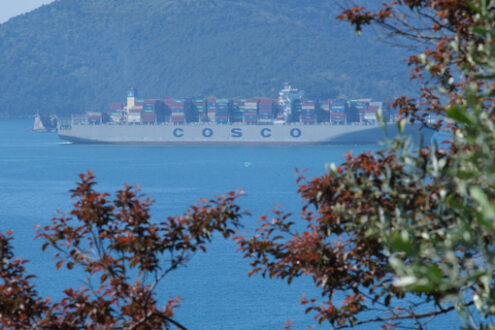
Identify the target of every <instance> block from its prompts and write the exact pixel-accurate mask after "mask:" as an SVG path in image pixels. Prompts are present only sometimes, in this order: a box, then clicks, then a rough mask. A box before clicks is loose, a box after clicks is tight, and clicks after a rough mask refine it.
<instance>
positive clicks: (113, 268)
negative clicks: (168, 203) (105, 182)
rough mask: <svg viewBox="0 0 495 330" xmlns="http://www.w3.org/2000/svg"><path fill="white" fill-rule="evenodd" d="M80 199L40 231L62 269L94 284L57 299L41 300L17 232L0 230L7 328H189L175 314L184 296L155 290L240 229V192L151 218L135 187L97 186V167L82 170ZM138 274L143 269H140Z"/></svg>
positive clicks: (0, 289) (0, 293)
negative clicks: (160, 297)
mask: <svg viewBox="0 0 495 330" xmlns="http://www.w3.org/2000/svg"><path fill="white" fill-rule="evenodd" d="M80 177H81V181H80V182H79V183H78V185H77V188H76V189H74V190H72V191H71V192H72V197H73V198H74V199H75V200H76V202H75V203H74V209H73V210H72V211H71V212H70V213H69V214H67V215H64V214H60V215H57V216H56V217H54V219H53V222H52V224H50V225H48V226H45V227H43V228H42V229H39V230H38V237H39V238H41V239H43V240H44V241H45V243H44V244H43V250H45V249H46V248H48V247H52V248H54V249H56V250H57V254H56V259H57V264H56V266H57V269H60V268H61V267H63V266H65V267H67V268H68V269H70V270H71V269H75V268H78V269H82V271H84V272H86V273H87V274H88V275H89V277H90V278H93V279H96V281H95V280H93V281H92V282H91V283H92V284H93V285H94V284H95V283H98V285H96V287H93V286H91V285H89V284H88V285H85V286H83V287H81V288H80V289H74V288H68V289H66V290H65V291H64V294H65V297H64V298H63V299H62V300H61V301H60V302H56V303H52V302H50V301H47V300H42V299H41V298H39V297H38V295H37V292H36V291H35V290H34V287H33V285H32V284H30V279H31V278H32V277H33V276H30V275H26V270H25V268H24V266H23V264H24V263H25V262H26V261H24V260H20V259H15V258H14V255H13V253H12V246H11V244H10V241H11V239H12V238H11V237H10V236H4V235H0V260H1V261H2V262H1V267H2V269H1V274H0V275H1V280H2V282H0V283H1V284H0V297H1V298H0V299H1V300H0V321H1V325H2V327H7V328H9V327H12V328H58V329H74V328H78V329H80V328H85V329H95V328H100V329H109V328H124V329H157V328H169V327H174V328H175V327H178V328H181V329H182V328H184V327H183V326H182V325H181V324H180V323H178V322H177V321H175V320H173V318H172V317H173V316H174V309H175V308H176V307H177V306H179V303H180V298H172V299H171V300H170V301H169V302H168V303H167V304H166V305H165V306H163V307H160V306H158V305H157V300H156V294H155V289H156V287H157V285H158V284H159V282H160V281H161V280H162V279H163V278H165V277H166V275H167V274H168V273H170V272H171V271H173V270H174V269H177V268H178V267H181V266H183V265H185V264H186V263H187V261H188V260H189V259H190V258H191V257H192V255H193V254H194V253H195V252H197V251H198V250H200V251H206V247H205V244H206V243H209V242H210V241H211V240H212V238H213V237H214V235H215V234H221V235H222V236H223V237H225V238H228V237H230V236H231V235H232V234H233V233H234V232H235V230H236V229H237V228H239V226H240V223H239V219H240V217H241V212H240V208H239V207H238V206H237V205H236V203H235V202H236V200H237V198H238V197H239V196H240V195H241V194H242V192H239V193H234V192H231V193H229V194H228V195H226V196H219V197H217V198H216V199H214V200H210V201H206V200H204V201H203V204H202V205H194V206H192V208H191V209H190V210H188V212H187V213H186V214H184V215H182V216H175V217H168V218H167V219H166V220H165V221H162V222H156V223H155V222H152V221H151V216H150V214H149V208H150V206H151V203H152V201H151V200H149V199H144V198H143V196H141V195H138V194H137V191H136V189H135V188H134V187H132V186H127V185H126V186H125V188H124V189H123V190H121V191H118V192H117V194H116V197H115V199H114V200H113V201H111V200H110V196H109V195H108V194H106V193H98V192H96V191H95V190H94V185H95V184H96V181H95V178H94V176H93V174H92V173H91V172H89V173H87V174H82V175H81V176H80ZM136 274H137V275H136Z"/></svg>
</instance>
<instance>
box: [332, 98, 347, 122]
mask: <svg viewBox="0 0 495 330" xmlns="http://www.w3.org/2000/svg"><path fill="white" fill-rule="evenodd" d="M347 108H348V105H347V100H344V99H337V100H335V101H333V102H332V106H331V108H330V120H331V122H332V124H334V125H337V124H338V125H343V124H344V123H345V121H346V117H345V115H346V112H347Z"/></svg>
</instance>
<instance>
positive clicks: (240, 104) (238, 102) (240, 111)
mask: <svg viewBox="0 0 495 330" xmlns="http://www.w3.org/2000/svg"><path fill="white" fill-rule="evenodd" d="M245 101H246V100H244V99H234V100H233V101H232V111H231V112H230V122H231V123H241V122H242V116H243V115H244V102H245Z"/></svg>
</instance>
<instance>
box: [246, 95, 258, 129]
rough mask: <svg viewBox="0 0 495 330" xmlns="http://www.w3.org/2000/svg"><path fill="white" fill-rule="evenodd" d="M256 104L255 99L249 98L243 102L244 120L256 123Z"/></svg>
mask: <svg viewBox="0 0 495 330" xmlns="http://www.w3.org/2000/svg"><path fill="white" fill-rule="evenodd" d="M258 105H259V101H258V100H257V99H249V100H246V101H245V102H244V116H243V118H244V122H245V123H248V124H256V123H257V122H258Z"/></svg>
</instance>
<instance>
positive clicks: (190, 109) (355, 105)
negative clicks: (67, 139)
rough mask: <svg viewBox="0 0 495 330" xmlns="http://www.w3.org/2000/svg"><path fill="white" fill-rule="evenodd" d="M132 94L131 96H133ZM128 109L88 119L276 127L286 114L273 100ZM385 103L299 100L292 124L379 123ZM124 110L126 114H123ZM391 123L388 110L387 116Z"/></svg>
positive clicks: (143, 104)
mask: <svg viewBox="0 0 495 330" xmlns="http://www.w3.org/2000/svg"><path fill="white" fill-rule="evenodd" d="M131 94H132V93H131ZM129 100H131V101H132V102H131V104H127V107H125V105H124V104H123V103H118V102H116V103H110V104H109V107H108V111H106V112H104V113H96V112H88V114H87V120H88V122H90V123H93V124H99V123H105V122H116V123H120V122H123V121H127V122H128V123H144V124H149V123H162V122H170V121H171V122H172V123H174V124H183V123H186V122H198V121H200V122H214V123H219V124H227V123H229V122H230V123H239V122H244V123H247V124H265V125H267V124H273V120H274V118H275V117H276V116H277V114H278V115H280V117H281V119H283V117H284V116H283V111H282V109H281V106H280V105H279V103H278V100H273V99H267V98H264V99H248V100H245V99H233V100H230V99H216V98H208V99H188V100H187V101H186V100H184V99H166V100H163V102H162V100H154V99H150V100H144V101H143V100H136V98H135V97H130V98H128V102H129ZM383 107H384V105H383V103H382V102H372V100H371V99H355V100H350V101H347V100H345V99H337V100H328V99H327V100H323V101H321V102H320V103H318V102H315V101H312V100H301V99H296V100H293V101H292V102H291V113H290V116H289V118H288V121H289V122H302V123H304V124H316V123H317V122H319V123H325V122H327V123H328V122H331V123H332V124H344V123H353V122H360V123H364V124H369V123H376V113H377V112H378V111H379V110H383ZM124 111H125V112H124ZM384 117H385V120H389V118H390V114H389V111H387V112H386V113H384ZM277 118H278V117H277Z"/></svg>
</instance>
